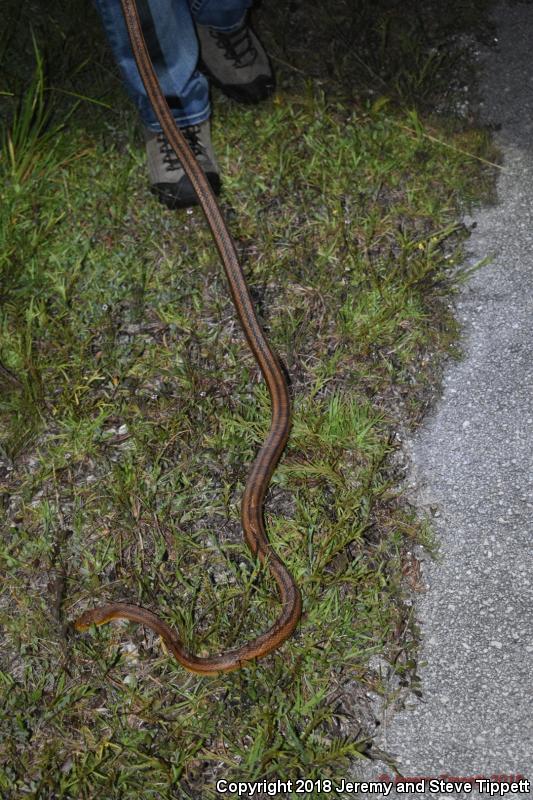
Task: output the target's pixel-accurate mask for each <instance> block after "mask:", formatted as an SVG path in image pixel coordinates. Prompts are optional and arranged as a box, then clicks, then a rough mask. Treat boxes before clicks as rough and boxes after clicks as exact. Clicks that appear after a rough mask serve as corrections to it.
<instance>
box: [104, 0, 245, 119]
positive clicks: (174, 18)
mask: <svg viewBox="0 0 533 800" xmlns="http://www.w3.org/2000/svg"><path fill="white" fill-rule="evenodd" d="M94 3H95V5H96V8H97V10H98V12H99V14H100V16H101V18H102V22H103V25H104V29H105V32H106V35H107V38H108V40H109V44H110V45H111V49H112V51H113V55H114V57H115V61H116V62H117V64H118V66H119V68H120V71H121V73H122V77H123V79H124V83H125V85H126V89H127V91H128V93H129V95H130V97H131V98H132V100H133V102H134V103H135V105H136V107H137V110H138V112H139V114H140V116H141V119H142V121H143V123H144V125H146V126H147V127H148V128H150V129H151V130H153V131H160V130H161V127H160V125H159V123H158V122H157V119H156V117H155V114H154V112H153V111H152V106H151V105H150V101H149V100H148V97H147V96H146V90H145V88H144V86H143V83H142V81H141V76H140V75H139V72H138V70H137V65H136V64H135V59H134V57H133V52H132V49H131V45H130V40H129V36H128V32H127V29H126V24H125V22H124V17H123V16H122V8H121V5H120V2H119V0H94ZM251 4H252V0H142V1H141V0H138V5H139V14H140V17H141V22H142V26H143V32H144V36H145V39H146V43H147V45H148V49H149V51H150V55H151V57H152V61H153V63H154V67H155V70H156V73H157V77H158V78H159V82H160V84H161V88H162V89H163V92H164V94H165V97H166V98H167V101H168V104H169V106H170V108H171V110H172V113H173V115H174V119H175V120H176V123H177V124H178V125H179V126H180V127H185V126H187V125H196V124H198V123H200V122H204V121H205V120H206V119H208V117H209V115H210V113H211V109H210V106H209V91H208V83H207V79H206V77H205V76H204V75H202V73H201V72H199V71H198V69H197V67H198V57H199V48H198V39H197V37H196V32H195V29H194V22H197V23H198V24H199V25H208V26H209V27H211V28H216V29H217V30H222V31H232V30H235V29H237V28H238V27H239V26H240V24H241V23H242V20H243V18H244V15H245V14H246V10H247V9H248V8H249V7H250V6H251Z"/></svg>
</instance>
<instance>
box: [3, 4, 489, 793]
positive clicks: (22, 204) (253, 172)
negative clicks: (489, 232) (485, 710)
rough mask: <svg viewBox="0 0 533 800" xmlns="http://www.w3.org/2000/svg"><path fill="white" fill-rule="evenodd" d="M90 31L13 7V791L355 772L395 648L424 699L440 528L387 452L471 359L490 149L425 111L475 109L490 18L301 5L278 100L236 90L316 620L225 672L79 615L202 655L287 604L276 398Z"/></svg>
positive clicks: (7, 493) (213, 264) (287, 517)
mask: <svg viewBox="0 0 533 800" xmlns="http://www.w3.org/2000/svg"><path fill="white" fill-rule="evenodd" d="M482 8H483V4H481V3H479V4H477V9H478V11H479V10H482ZM77 11H78V12H79V14H73V13H72V11H71V10H69V11H68V12H67V11H65V10H62V9H61V8H60V5H59V4H55V3H51V4H50V5H49V8H48V10H47V11H46V13H43V15H42V16H41V17H40V18H39V19H38V20H37V23H36V25H37V27H36V29H35V31H34V38H33V40H32V38H31V36H30V35H29V34H28V32H27V28H26V27H25V26H24V25H23V24H22V23H23V22H24V21H25V20H27V17H28V15H29V13H30V10H29V7H28V4H24V3H22V4H17V5H15V4H14V3H13V4H11V6H10V10H9V14H8V19H10V20H11V22H12V23H13V28H12V33H13V39H12V43H11V45H10V46H11V47H12V51H11V52H12V53H13V55H12V60H11V61H9V63H10V64H12V67H13V68H12V70H11V71H7V73H6V74H7V79H8V85H7V88H5V89H4V88H3V89H2V91H3V93H4V108H5V113H6V125H5V134H4V139H3V149H2V162H1V166H0V169H1V171H2V183H1V186H2V189H1V192H2V203H1V206H0V226H1V227H0V231H1V233H0V240H1V243H2V247H1V252H0V274H1V280H0V285H1V311H0V361H1V362H2V364H3V365H4V367H5V368H6V369H7V370H9V372H10V373H12V374H15V375H17V376H18V378H19V380H20V386H17V385H14V384H13V383H11V384H10V385H9V386H8V385H7V383H6V385H5V387H3V388H2V391H1V392H0V420H1V426H2V436H1V442H0V448H1V449H0V456H1V460H0V494H1V498H2V503H1V504H0V515H1V519H2V536H1V538H0V564H1V569H2V573H3V576H4V577H3V583H2V588H1V605H0V607H1V612H0V619H1V624H2V648H1V651H0V653H1V655H0V687H1V689H0V692H1V695H2V701H1V703H0V795H1V796H2V798H4V797H5V798H9V799H10V798H19V797H21V798H22V797H35V798H39V800H40V799H41V798H42V799H44V798H47V799H48V798H50V799H51V798H102V797H105V798H121V799H122V798H143V800H144V798H146V800H148V799H151V798H199V797H202V798H207V799H209V798H214V797H217V796H219V795H218V793H217V791H216V781H217V780H219V779H224V780H248V781H250V780H258V779H268V780H273V779H275V778H280V779H282V780H288V779H290V778H292V779H296V778H299V777H305V778H309V779H313V778H327V777H331V778H333V779H338V778H339V777H341V776H343V775H345V774H346V770H347V769H348V768H349V766H350V764H352V765H353V764H354V763H357V761H358V760H361V759H364V758H368V757H371V756H372V735H373V732H374V729H375V719H374V712H373V711H372V708H371V705H370V701H369V699H368V693H374V694H378V695H383V696H388V695H387V693H388V691H389V688H388V687H387V686H386V685H385V684H384V682H383V678H382V676H381V673H380V671H379V670H378V669H376V668H375V667H373V666H372V664H373V661H372V657H373V656H379V657H380V658H381V659H384V660H385V661H386V662H387V663H388V664H389V665H390V666H391V669H392V670H393V672H394V674H395V675H396V678H397V680H398V682H399V685H400V687H403V688H405V687H408V686H411V685H415V686H416V628H415V625H414V621H413V619H412V614H411V604H410V596H411V592H412V590H413V588H416V587H417V581H416V559H414V560H413V556H412V550H413V548H414V546H415V545H416V544H417V543H420V542H422V543H428V542H429V538H428V533H427V526H426V524H425V522H424V521H418V520H417V519H416V517H415V514H414V512H413V510H412V509H411V508H410V507H409V506H408V505H407V503H406V502H405V501H404V499H403V498H402V495H401V491H400V490H399V488H398V483H399V478H400V476H399V475H398V473H397V471H396V470H395V468H394V467H393V461H392V456H393V454H394V451H395V450H396V449H397V447H398V445H397V438H396V437H395V432H396V431H397V430H398V428H399V427H404V426H406V425H410V424H414V423H415V422H416V421H417V420H418V419H420V418H421V416H422V415H423V412H424V410H425V408H426V407H427V405H428V403H429V402H431V398H432V397H433V396H434V393H435V385H436V381H437V379H438V365H439V363H441V361H442V359H443V357H445V356H446V355H447V354H449V353H450V352H453V351H454V348H455V342H456V335H457V331H456V325H455V322H454V320H453V317H452V316H451V313H450V311H449V297H450V293H451V292H452V291H453V287H454V280H456V278H457V265H458V264H459V263H460V258H461V256H460V244H461V240H462V239H463V231H462V229H461V225H460V223H459V222H458V219H459V209H460V208H461V207H464V206H465V204H468V203H470V202H472V201H473V200H475V199H476V198H479V197H480V196H481V194H482V192H483V191H484V190H485V188H486V187H489V186H490V174H489V171H488V168H487V166H486V164H485V163H483V160H482V159H485V160H487V159H489V160H492V159H491V156H490V149H489V146H488V144H487V140H486V136H485V134H484V133H483V132H482V131H480V130H478V129H477V128H476V127H475V126H474V125H472V124H471V121H468V120H466V121H465V120H464V119H463V121H462V122H461V124H459V123H458V122H457V119H456V118H455V117H451V116H449V115H447V114H445V113H444V112H442V113H441V114H440V116H437V115H430V114H429V111H428V108H429V107H434V108H435V107H437V106H439V107H442V108H445V107H446V106H447V105H449V106H450V107H451V106H453V103H454V102H455V101H454V98H455V97H456V94H455V93H454V91H450V90H449V79H448V83H447V79H446V75H447V74H449V69H450V67H451V65H450V62H449V59H447V57H446V55H445V53H444V48H443V42H445V41H446V37H450V36H451V35H452V34H453V33H454V31H455V32H457V28H452V27H451V26H452V21H451V20H452V18H454V19H455V23H454V24H455V25H456V26H463V27H465V26H468V25H469V24H470V21H469V20H468V19H465V18H464V17H459V16H458V15H457V14H456V13H455V12H456V11H457V9H455V6H454V4H453V3H452V4H451V8H450V11H449V16H448V17H446V16H445V17H444V18H442V19H441V23H440V27H439V26H438V24H437V22H438V20H436V17H435V14H433V15H429V19H430V22H429V21H428V19H426V20H424V19H423V16H424V15H423V14H422V11H421V10H420V8H419V7H418V6H417V4H414V3H407V4H402V12H401V14H400V12H399V9H398V8H397V7H396V6H395V5H394V4H391V3H387V2H383V3H378V4H375V5H373V6H372V8H370V4H360V5H359V4H347V3H342V2H338V3H337V4H335V7H334V9H333V12H332V13H329V12H328V15H327V16H326V17H324V12H323V11H321V8H320V4H309V6H308V8H307V9H306V18H305V20H304V19H303V17H302V10H301V8H300V7H299V6H298V4H295V5H294V9H293V10H292V12H291V14H292V16H290V19H289V20H288V21H287V19H286V14H287V11H286V9H285V4H272V6H271V7H270V8H269V9H266V8H263V9H261V14H262V18H263V25H264V26H265V30H266V31H267V33H266V37H267V39H268V37H269V36H270V39H271V41H270V50H271V52H272V53H273V55H274V57H275V59H276V60H277V65H278V71H279V84H280V89H279V92H278V93H277V94H276V96H275V97H274V99H273V100H272V101H270V102H268V103H266V104H264V105H262V106H261V107H258V108H253V109H246V108H244V109H242V108H238V107H236V106H235V105H233V104H232V103H230V102H229V101H225V100H224V99H223V98H222V97H221V96H220V95H217V96H216V98H215V99H216V114H215V116H214V121H213V122H214V129H213V136H214V143H215V150H216V152H217V154H218V157H219V160H220V164H221V168H222V174H223V179H224V197H223V205H224V207H225V210H226V213H227V216H228V218H229V219H230V224H231V229H232V232H233V235H234V237H235V239H236V241H237V244H238V247H239V251H240V252H241V254H242V257H243V261H244V264H245V269H246V273H247V276H248V279H249V282H250V285H251V289H252V293H253V296H254V299H255V301H256V303H257V306H258V309H259V311H260V313H261V316H262V319H263V321H264V324H265V327H266V330H267V331H268V335H269V337H270V339H271V340H272V342H273V344H274V345H275V347H276V348H277V349H278V350H279V352H280V353H281V354H282V356H283V359H284V361H285V362H286V364H287V367H288V370H289V373H290V375H291V381H292V392H293V397H294V426H293V431H292V435H291V439H290V442H289V446H288V448H287V451H286V454H285V456H284V458H283V461H282V463H281V466H280V467H279V469H278V470H277V471H276V473H275V475H274V478H273V481H272V488H271V490H270V493H269V496H268V498H267V503H266V519H267V525H268V530H269V532H270V536H271V540H272V542H273V544H274V546H275V548H276V549H277V551H278V552H279V553H280V554H281V556H282V558H283V559H284V560H285V561H286V563H287V564H288V565H289V567H290V569H291V570H292V572H293V573H294V575H295V577H296V578H297V581H298V583H299V585H300V586H301V589H302V593H303V597H304V614H303V617H302V622H301V625H300V626H299V629H298V631H297V633H296V635H295V636H294V637H293V639H292V640H291V641H290V642H288V643H287V644H285V645H284V646H283V647H282V648H281V649H280V650H279V651H278V652H276V653H275V654H273V655H272V656H270V657H268V658H267V659H265V660H263V661H260V662H258V663H256V664H252V665H250V666H249V667H248V668H247V669H245V670H242V671H240V672H237V673H231V674H228V675H223V676H220V677H218V678H215V679H208V680H206V679H202V678H198V677H196V676H194V675H191V674H188V673H186V672H185V671H184V670H182V669H181V668H180V667H179V666H178V665H177V664H175V662H174V661H173V660H172V659H171V658H169V657H168V655H167V654H166V653H165V651H164V647H163V645H162V644H161V642H160V641H159V640H158V639H157V638H156V637H154V636H153V635H152V633H151V632H150V631H148V630H143V629H142V628H140V627H136V626H128V625H121V624H116V625H112V626H107V627H104V628H99V629H97V630H95V631H92V632H91V633H90V634H86V635H83V636H82V635H77V634H74V633H73V632H72V630H71V628H70V627H69V625H68V621H69V620H71V619H72V618H74V617H75V616H76V615H77V614H78V613H79V612H80V611H81V610H83V609H84V608H86V607H88V606H89V605H91V604H93V603H94V602H95V601H96V602H98V601H104V600H107V599H123V600H129V601H132V602H137V603H141V604H143V605H146V606H148V607H150V608H153V609H155V610H157V611H158V612H159V613H160V614H161V615H162V616H163V617H164V618H165V619H166V620H168V621H169V622H170V623H171V624H172V625H173V626H175V628H176V629H177V630H178V631H179V633H180V635H181V636H182V637H183V639H184V641H185V642H186V643H187V645H188V646H190V647H191V649H193V650H195V651H196V652H198V653H207V652H215V651H220V650H223V649H226V648H228V647H231V646H234V645H236V644H238V643H239V642H244V641H246V640H247V639H249V637H250V636H251V635H253V634H254V633H258V632H260V631H262V630H264V629H265V627H266V626H267V624H268V621H270V620H273V619H274V618H275V616H276V614H277V611H278V604H277V599H276V595H275V592H274V590H273V587H272V582H271V580H270V579H269V577H268V575H267V574H265V573H264V571H263V570H262V569H260V568H259V567H258V566H257V564H255V563H254V561H253V560H252V559H251V557H250V555H249V553H248V552H247V551H246V548H245V546H244V545H243V542H242V537H241V532H240V525H239V502H240V497H241V494H242V489H243V486H244V482H245V479H246V471H247V466H248V465H249V464H250V462H251V460H252V459H253V456H254V453H255V452H256V450H257V448H258V446H259V444H260V443H261V441H262V440H263V437H264V434H265V431H266V429H267V426H268V417H269V403H268V398H267V394H266V390H265V388H264V386H263V384H262V382H261V381H260V379H259V376H258V372H257V368H256V366H255V364H254V362H253V360H252V358H251V356H250V355H249V354H248V352H247V350H246V348H245V345H244V342H243V340H242V337H241V335H240V332H239V329H238V327H237V324H236V321H235V316H234V312H233V309H232V307H231V303H230V300H229V298H228V294H227V290H226V286H225V283H224V279H223V276H222V273H221V268H220V265H219V263H218V260H217V256H216V253H215V251H214V248H213V245H212V242H211V239H210V235H209V232H208V230H207V228H206V226H205V223H204V222H203V220H202V218H201V214H200V212H199V211H198V210H194V211H191V212H179V213H171V212H168V211H166V210H163V209H162V208H161V207H160V206H159V205H158V204H157V202H156V201H155V200H154V199H153V198H152V197H151V196H150V195H149V194H148V192H147V189H146V178H145V173H144V169H145V167H144V160H143V152H142V145H141V142H140V140H139V136H138V133H137V132H136V130H135V124H134V123H135V121H134V118H133V114H132V112H131V110H130V109H129V107H128V106H127V102H126V100H125V99H124V98H123V97H122V94H121V92H120V87H119V85H118V81H116V79H115V78H110V74H111V72H110V70H112V67H111V66H110V64H109V61H108V60H106V58H107V57H106V56H105V45H104V43H103V42H102V40H101V37H99V34H98V28H97V24H96V21H95V20H94V19H93V17H92V16H90V10H85V7H83V8H82V7H81V4H80V7H79V8H77ZM424 13H425V12H424ZM25 15H26V16H25ZM83 15H88V16H87V19H85V18H84V17H83ZM80 17H81V18H82V19H83V25H81V26H80V25H79V20H80ZM15 23H16V25H15ZM291 26H292V28H291ZM459 29H460V28H459ZM291 30H292V31H293V36H292V39H291V38H290V36H289V35H290V33H291ZM88 31H90V35H89V36H88V35H87V32H88ZM294 31H296V32H297V33H298V35H297V36H296V34H295V33H294ZM346 37H351V41H352V42H353V43H354V46H353V47H351V48H346V47H345V46H344V45H343V42H345V41H346ZM439 37H441V38H440V39H439ZM92 42H96V44H95V48H96V52H95V54H94V55H93V56H92V60H91V57H90V52H89V53H88V52H87V48H88V47H89V45H91V44H92ZM435 42H437V44H436V45H435ZM45 43H48V44H45ZM376 43H377V44H376ZM408 43H410V45H411V46H410V48H409V47H407V44H408ZM378 45H379V46H378ZM6 46H7V45H6ZM46 48H48V50H46ZM432 48H433V49H432ZM435 48H436V49H435ZM6 52H8V53H9V51H6ZM24 56H25V58H24ZM386 56H388V57H386ZM453 58H454V59H456V56H453ZM457 58H458V57H457ZM17 59H20V63H21V64H22V67H21V71H20V70H18V69H17V68H16V67H17ZM27 64H33V77H32V76H31V75H29V74H27V72H28V70H27V69H26V74H25V73H24V68H25V67H26V65H27ZM456 69H459V65H456ZM446 70H448V73H447V72H446ZM326 73H327V74H326ZM454 74H457V72H455V73H454ZM21 76H22V77H21ZM89 86H90V89H89ZM452 88H453V87H452ZM89 95H90V96H91V98H92V100H91V101H89V100H83V99H82V98H84V97H85V98H87V97H88V96H89ZM439 140H442V144H441V143H440V141H439ZM295 796H296V795H295ZM300 796H301V795H300ZM309 796H312V797H319V796H321V795H320V793H319V792H313V793H311V794H309ZM324 796H325V795H324Z"/></svg>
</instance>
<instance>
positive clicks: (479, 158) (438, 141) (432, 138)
mask: <svg viewBox="0 0 533 800" xmlns="http://www.w3.org/2000/svg"><path fill="white" fill-rule="evenodd" d="M396 125H398V127H399V128H402V130H404V131H407V132H408V133H412V134H413V135H414V136H419V135H420V136H425V137H426V139H429V140H430V141H431V142H435V144H441V145H442V146H443V147H448V148H449V149H450V150H455V152H456V153H461V154H462V155H463V156H468V157H469V158H475V159H476V161H481V163H482V164H487V166H489V167H496V169H501V170H502V172H507V169H506V167H502V165H501V164H496V163H495V162H494V161H489V160H488V159H486V158H482V156H476V155H475V154H474V153H470V152H469V151H468V150H463V148H462V147H456V146H455V145H453V144H449V142H445V141H443V140H442V139H438V138H437V137H436V136H432V135H431V134H430V133H427V132H426V131H423V130H420V131H417V130H415V129H414V128H410V127H409V126H408V125H402V123H401V122H397V123H396Z"/></svg>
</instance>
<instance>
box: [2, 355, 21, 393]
mask: <svg viewBox="0 0 533 800" xmlns="http://www.w3.org/2000/svg"><path fill="white" fill-rule="evenodd" d="M0 378H1V379H2V382H3V381H7V382H8V383H10V384H11V385H12V386H16V387H17V389H22V387H23V383H22V381H21V380H20V378H19V377H18V376H17V375H15V373H14V372H11V370H10V369H8V368H7V367H5V366H4V365H3V364H2V362H1V361H0Z"/></svg>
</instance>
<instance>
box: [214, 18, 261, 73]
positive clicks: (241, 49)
mask: <svg viewBox="0 0 533 800" xmlns="http://www.w3.org/2000/svg"><path fill="white" fill-rule="evenodd" d="M210 33H211V36H212V37H213V38H214V39H215V41H216V45H217V47H219V48H220V49H221V50H222V49H223V50H224V57H225V58H227V59H230V60H231V61H233V64H234V66H235V67H237V69H239V68H242V67H249V66H250V65H251V64H253V63H254V61H255V59H256V58H257V50H256V49H255V47H254V45H253V42H252V37H251V36H250V29H249V28H248V26H247V25H243V26H242V28H239V29H238V30H236V31H231V32H230V33H226V32H224V31H216V30H214V29H211V30H210Z"/></svg>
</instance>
